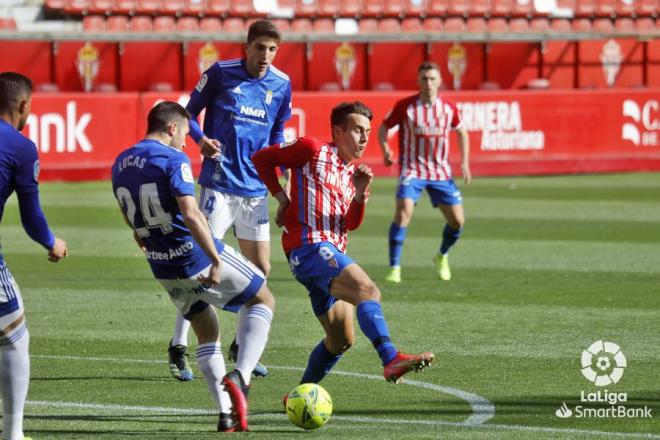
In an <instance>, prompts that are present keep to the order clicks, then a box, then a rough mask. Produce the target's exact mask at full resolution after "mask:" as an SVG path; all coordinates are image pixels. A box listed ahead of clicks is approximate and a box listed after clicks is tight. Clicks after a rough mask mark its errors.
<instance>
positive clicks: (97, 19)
mask: <svg viewBox="0 0 660 440" xmlns="http://www.w3.org/2000/svg"><path fill="white" fill-rule="evenodd" d="M82 25H83V31H104V30H105V18H104V17H103V16H102V15H87V16H85V17H83V20H82Z"/></svg>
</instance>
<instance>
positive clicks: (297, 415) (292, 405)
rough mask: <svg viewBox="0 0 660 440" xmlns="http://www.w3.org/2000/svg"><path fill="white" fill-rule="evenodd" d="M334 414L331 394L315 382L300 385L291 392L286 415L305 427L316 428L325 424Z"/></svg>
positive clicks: (297, 424) (301, 426) (295, 423)
mask: <svg viewBox="0 0 660 440" xmlns="http://www.w3.org/2000/svg"><path fill="white" fill-rule="evenodd" d="M331 414H332V399H331V398H330V394H328V392H327V391H326V390H325V389H324V388H323V387H322V386H321V385H317V384H315V383H304V384H302V385H298V386H297V387H295V388H294V389H293V390H291V392H290V393H289V397H288V398H287V401H286V415H287V416H289V420H291V422H292V423H293V424H294V425H296V426H299V427H300V428H303V429H316V428H320V427H321V426H323V425H325V423H326V422H327V421H328V420H330V415H331Z"/></svg>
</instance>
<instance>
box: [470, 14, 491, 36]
mask: <svg viewBox="0 0 660 440" xmlns="http://www.w3.org/2000/svg"><path fill="white" fill-rule="evenodd" d="M466 25H467V31H468V32H472V33H482V32H486V30H487V25H486V19H485V18H483V17H470V18H468V19H467V22H466Z"/></svg>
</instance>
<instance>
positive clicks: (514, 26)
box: [509, 18, 529, 33]
mask: <svg viewBox="0 0 660 440" xmlns="http://www.w3.org/2000/svg"><path fill="white" fill-rule="evenodd" d="M509 32H518V33H520V32H529V21H528V20H527V19H526V18H512V19H511V21H509Z"/></svg>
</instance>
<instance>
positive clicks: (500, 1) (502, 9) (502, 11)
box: [490, 0, 512, 17]
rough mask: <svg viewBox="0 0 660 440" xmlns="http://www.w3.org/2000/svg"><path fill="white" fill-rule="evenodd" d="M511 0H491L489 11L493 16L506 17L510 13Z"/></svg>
mask: <svg viewBox="0 0 660 440" xmlns="http://www.w3.org/2000/svg"><path fill="white" fill-rule="evenodd" d="M511 1H512V0H492V2H491V5H490V13H491V15H492V16H493V17H508V16H509V15H511Z"/></svg>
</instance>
